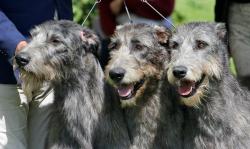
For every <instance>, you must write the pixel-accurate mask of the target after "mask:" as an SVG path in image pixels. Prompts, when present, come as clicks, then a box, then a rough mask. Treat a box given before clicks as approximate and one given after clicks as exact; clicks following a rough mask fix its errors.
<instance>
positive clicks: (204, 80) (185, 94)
mask: <svg viewBox="0 0 250 149" xmlns="http://www.w3.org/2000/svg"><path fill="white" fill-rule="evenodd" d="M207 88H208V77H207V76H206V75H202V76H201V79H199V80H198V81H192V80H188V79H182V80H179V81H178V85H177V92H178V94H179V95H180V97H181V102H182V103H183V104H184V105H186V106H189V107H198V106H199V104H200V103H201V99H202V97H203V96H204V94H205V92H206V90H207Z"/></svg>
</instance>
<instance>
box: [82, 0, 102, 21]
mask: <svg viewBox="0 0 250 149" xmlns="http://www.w3.org/2000/svg"><path fill="white" fill-rule="evenodd" d="M101 1H102V0H96V1H95V3H94V4H93V6H92V8H91V9H90V11H89V13H88V14H87V16H86V17H85V19H84V21H83V22H82V26H83V25H84V23H85V22H86V20H87V19H88V17H89V15H90V14H91V12H92V11H93V9H94V8H95V6H96V5H97V4H98V3H100V2H101Z"/></svg>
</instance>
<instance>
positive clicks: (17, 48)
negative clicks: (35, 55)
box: [15, 41, 28, 53]
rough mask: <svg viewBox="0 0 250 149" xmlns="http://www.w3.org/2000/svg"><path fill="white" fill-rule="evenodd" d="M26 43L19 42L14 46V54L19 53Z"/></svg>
mask: <svg viewBox="0 0 250 149" xmlns="http://www.w3.org/2000/svg"><path fill="white" fill-rule="evenodd" d="M27 44H28V43H27V42H26V41H20V42H19V43H18V44H17V46H16V51H15V53H18V52H20V51H21V50H22V49H23V48H24V47H25V46H26V45H27Z"/></svg>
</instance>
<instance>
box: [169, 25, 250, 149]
mask: <svg viewBox="0 0 250 149" xmlns="http://www.w3.org/2000/svg"><path fill="white" fill-rule="evenodd" d="M169 43H170V47H171V48H172V60H171V63H170V65H169V69H168V80H169V82H170V83H171V84H172V85H174V86H175V87H176V89H177V91H178V93H179V95H180V98H181V101H182V103H183V104H184V105H186V109H185V110H184V136H183V138H184V144H183V147H184V148H187V149H189V148H190V149H194V148H195V149H201V148H206V149H236V148H237V149H238V148H241V149H243V148H244V149H246V148H249V147H250V116H249V115H250V100H249V99H250V95H249V93H248V92H247V91H246V90H245V89H242V88H241V87H240V86H239V84H238V82H237V81H236V80H235V78H234V77H233V76H232V75H231V73H230V72H229V69H228V53H227V45H226V30H225V26H224V24H216V23H190V24H186V25H184V26H181V27H179V28H178V29H177V31H176V33H174V34H173V36H172V37H171V39H170V42H169Z"/></svg>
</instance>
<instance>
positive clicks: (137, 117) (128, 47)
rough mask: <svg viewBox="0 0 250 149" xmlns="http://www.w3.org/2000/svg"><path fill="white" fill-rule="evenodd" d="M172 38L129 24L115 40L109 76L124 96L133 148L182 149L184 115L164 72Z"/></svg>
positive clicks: (159, 30) (118, 31)
mask: <svg viewBox="0 0 250 149" xmlns="http://www.w3.org/2000/svg"><path fill="white" fill-rule="evenodd" d="M170 35H171V33H170V31H168V30H166V29H165V28H163V27H159V26H154V27H153V26H149V25H146V24H125V25H122V26H118V27H117V29H116V31H115V35H114V37H112V39H111V44H110V46H109V49H110V50H111V59H110V61H109V63H108V65H107V67H106V69H105V76H106V79H107V80H108V82H109V83H110V84H111V85H112V86H113V87H114V88H115V89H116V90H117V92H118V94H119V96H120V102H121V106H122V107H123V108H124V112H125V120H126V123H127V126H128V131H129V136H130V140H131V142H132V146H131V147H130V148H133V149H165V148H167V149H171V148H172V149H178V148H181V126H182V125H181V124H182V113H181V111H180V108H179V107H178V103H177V100H176V97H175V94H174V92H173V90H171V88H170V87H169V86H166V85H165V84H166V83H167V81H166V79H164V77H163V76H164V74H163V73H162V72H163V71H162V70H163V69H162V67H163V62H164V61H165V60H166V61H168V60H169V58H168V56H169V54H168V51H167V50H166V47H165V45H167V43H168V39H169V36H170Z"/></svg>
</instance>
